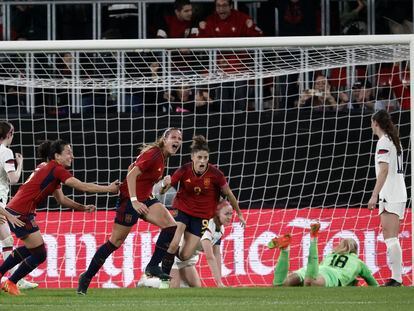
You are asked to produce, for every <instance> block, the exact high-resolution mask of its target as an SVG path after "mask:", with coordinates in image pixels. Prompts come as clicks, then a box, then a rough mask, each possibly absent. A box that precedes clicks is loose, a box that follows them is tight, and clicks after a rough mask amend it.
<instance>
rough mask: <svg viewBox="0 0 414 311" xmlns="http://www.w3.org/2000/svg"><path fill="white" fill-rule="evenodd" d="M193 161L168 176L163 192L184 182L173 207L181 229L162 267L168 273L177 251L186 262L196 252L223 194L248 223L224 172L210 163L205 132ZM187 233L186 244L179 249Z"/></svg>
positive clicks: (198, 140)
mask: <svg viewBox="0 0 414 311" xmlns="http://www.w3.org/2000/svg"><path fill="white" fill-rule="evenodd" d="M191 160H192V161H191V162H189V163H187V164H185V165H183V166H182V167H181V168H179V169H178V170H177V171H175V173H174V174H173V176H172V177H170V176H165V177H164V180H163V184H164V185H163V187H162V188H161V193H165V192H166V191H167V190H168V189H169V188H170V187H171V186H173V187H177V186H178V184H179V185H180V189H179V191H178V193H177V195H176V197H175V199H174V202H173V207H174V208H175V209H177V211H178V214H177V216H176V217H175V221H176V222H177V230H176V232H175V235H174V238H173V240H172V241H171V244H170V246H169V248H168V251H167V254H166V256H165V257H164V259H163V262H162V263H163V264H162V270H163V272H165V273H167V274H169V273H170V271H171V267H172V265H173V263H174V257H175V254H177V256H178V258H180V260H183V261H185V260H188V259H189V258H190V257H191V256H192V255H193V254H194V251H195V249H196V247H197V245H198V243H199V242H200V238H201V236H202V235H203V234H204V232H205V230H206V229H207V228H208V224H209V220H210V219H211V218H212V217H213V216H214V215H215V213H216V208H217V204H218V201H219V197H220V194H223V195H224V196H226V197H227V199H228V200H229V202H230V204H231V206H232V207H233V209H234V210H235V211H236V212H237V215H238V217H239V220H240V222H241V223H242V225H243V226H244V225H245V221H244V219H243V215H242V213H241V211H240V208H239V205H238V202H237V199H236V198H235V196H234V194H233V192H232V191H231V190H230V187H229V185H228V184H227V181H226V179H225V177H224V175H223V173H222V172H221V171H220V170H219V169H218V168H216V167H215V166H213V165H211V164H209V163H208V160H209V147H208V144H207V141H206V139H205V138H204V136H202V135H199V136H195V137H194V138H193V143H192V145H191ZM183 234H184V239H183V244H182V246H181V247H180V249H179V252H178V248H179V243H180V241H181V237H182V236H183Z"/></svg>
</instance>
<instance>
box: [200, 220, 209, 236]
mask: <svg viewBox="0 0 414 311" xmlns="http://www.w3.org/2000/svg"><path fill="white" fill-rule="evenodd" d="M207 228H208V219H203V220H202V221H201V235H203V234H204V232H206V230H207Z"/></svg>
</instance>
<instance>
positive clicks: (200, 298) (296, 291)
mask: <svg viewBox="0 0 414 311" xmlns="http://www.w3.org/2000/svg"><path fill="white" fill-rule="evenodd" d="M24 293H25V295H24V296H18V297H16V296H9V295H8V294H5V293H4V292H2V293H1V294H0V310H1V311H6V310H14V311H15V310H28V311H38V310H53V311H65V310H71V311H82V310H88V311H91V310H98V311H106V310H108V311H109V310H110V311H120V310H128V311H132V310H142V311H144V310H150V311H158V310H163V311H167V310H168V311H185V310H196V311H203V310H208V311H221V310H224V311H232V310H236V311H244V310H246V311H259V310H267V311H268V310H348V311H354V310H364V311H367V310H375V311H379V310H388V311H399V310H414V288H411V287H402V288H369V287H354V288H224V289H217V288H199V289H194V288H193V289H165V290H159V289H148V288H145V289H144V288H136V289H134V288H129V289H94V288H92V289H89V291H88V295H86V296H79V295H77V294H76V293H75V290H74V289H61V290H58V289H55V290H51V289H36V290H32V291H25V292H24Z"/></svg>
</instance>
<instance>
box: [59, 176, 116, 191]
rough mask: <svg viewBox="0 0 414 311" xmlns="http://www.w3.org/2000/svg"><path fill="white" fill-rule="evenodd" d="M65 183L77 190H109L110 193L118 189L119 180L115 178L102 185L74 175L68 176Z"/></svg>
mask: <svg viewBox="0 0 414 311" xmlns="http://www.w3.org/2000/svg"><path fill="white" fill-rule="evenodd" d="M65 185H67V186H69V187H71V188H74V189H76V190H79V191H83V192H92V193H103V192H111V193H118V191H119V181H118V180H115V181H114V182H112V183H111V184H110V185H107V186H102V185H97V184H93V183H87V182H83V181H80V180H79V179H77V178H75V177H70V178H68V179H66V181H65Z"/></svg>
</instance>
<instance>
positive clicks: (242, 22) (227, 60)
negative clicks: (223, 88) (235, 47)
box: [199, 10, 263, 72]
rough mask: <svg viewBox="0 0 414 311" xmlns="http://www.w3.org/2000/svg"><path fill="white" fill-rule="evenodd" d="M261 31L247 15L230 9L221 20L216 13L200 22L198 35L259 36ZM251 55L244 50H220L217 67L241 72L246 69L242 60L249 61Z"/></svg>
mask: <svg viewBox="0 0 414 311" xmlns="http://www.w3.org/2000/svg"><path fill="white" fill-rule="evenodd" d="M262 35H263V33H262V31H261V30H260V28H259V27H257V26H256V25H255V23H254V22H253V20H252V19H251V18H250V16H249V15H247V14H244V13H242V12H239V11H236V10H231V14H230V16H229V17H227V18H226V19H225V20H222V19H221V18H220V17H219V15H218V14H217V13H214V14H212V15H210V16H209V17H207V19H206V20H205V22H201V23H200V32H199V36H200V37H202V38H203V37H204V38H211V37H259V36H262ZM250 58H251V56H250V55H249V54H248V53H245V52H238V53H235V52H231V51H221V52H220V53H218V55H217V64H218V67H219V68H220V69H221V70H222V71H224V72H243V71H246V70H248V67H246V66H245V65H244V62H247V63H251V59H250Z"/></svg>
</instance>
